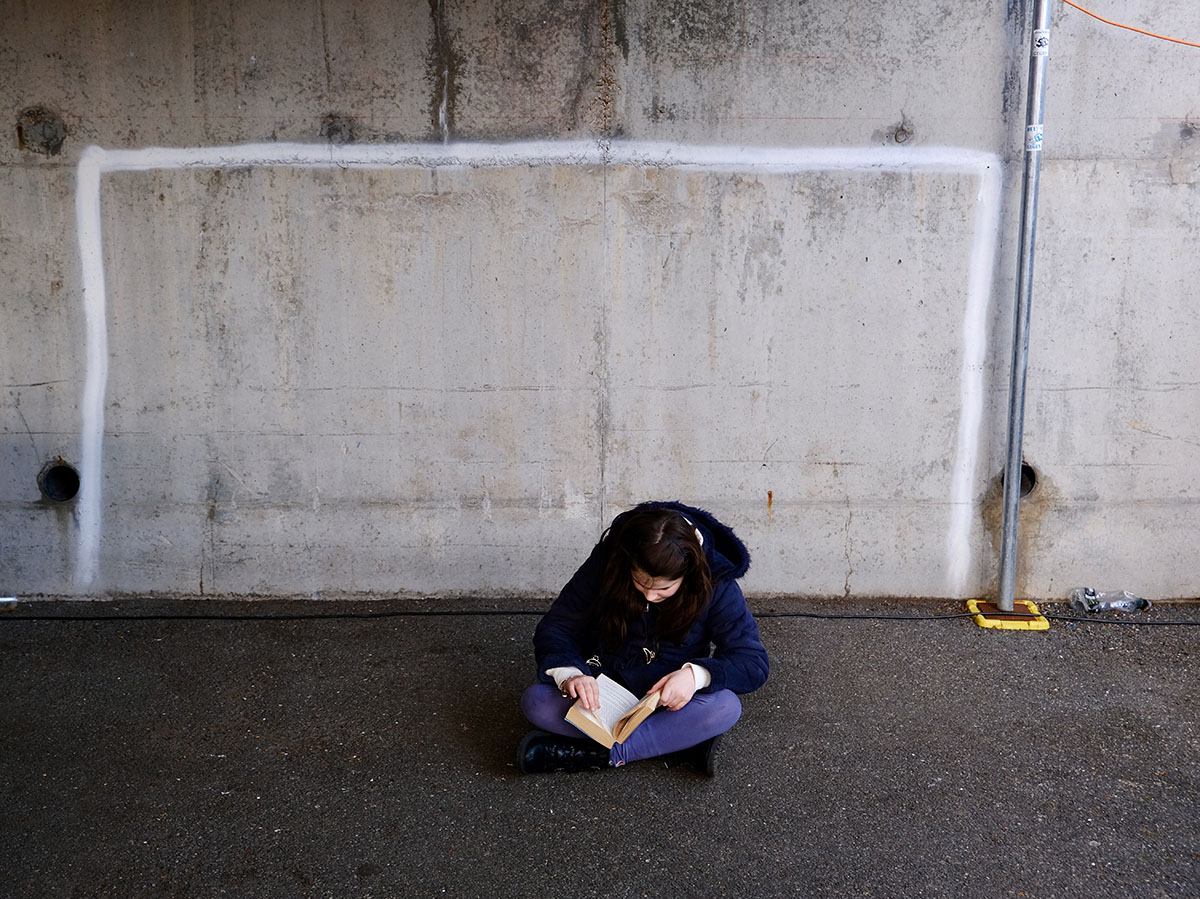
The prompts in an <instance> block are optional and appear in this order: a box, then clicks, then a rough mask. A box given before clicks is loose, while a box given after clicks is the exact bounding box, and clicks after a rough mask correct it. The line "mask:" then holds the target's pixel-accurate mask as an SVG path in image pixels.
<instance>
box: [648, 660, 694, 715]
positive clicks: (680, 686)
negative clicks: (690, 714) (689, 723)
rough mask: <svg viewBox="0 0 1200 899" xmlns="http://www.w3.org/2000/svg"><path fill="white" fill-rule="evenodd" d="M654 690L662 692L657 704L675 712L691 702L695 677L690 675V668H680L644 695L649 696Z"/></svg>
mask: <svg viewBox="0 0 1200 899" xmlns="http://www.w3.org/2000/svg"><path fill="white" fill-rule="evenodd" d="M655 690H662V695H661V696H660V697H658V704H659V705H660V706H665V707H666V708H668V709H670V710H671V711H672V712H677V711H679V710H680V709H681V708H683V707H684V706H685V705H687V704H688V703H689V702H691V699H692V697H693V696H694V695H695V694H696V676H695V675H694V674H692V669H691V668H680V669H679V670H678V671H672V672H671V673H670V674H668V675H667V676H666V677H664V678H662V679H660V680H659V681H658V683H656V684H655V685H654V686H653V687H651V688H650V689H649V690H647V691H646V693H647V694H650V693H653V692H654V691H655Z"/></svg>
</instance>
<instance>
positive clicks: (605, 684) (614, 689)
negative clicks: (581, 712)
mask: <svg viewBox="0 0 1200 899" xmlns="http://www.w3.org/2000/svg"><path fill="white" fill-rule="evenodd" d="M596 683H597V684H599V686H600V708H599V709H598V710H597V711H595V712H592V713H591V714H592V716H593V717H594V718H595V719H596V720H597V721H599V722H600V723H601V725H603V726H604V729H605V730H606V731H608V732H609V733H612V732H613V729H614V728H615V727H616V726H617V722H618V721H620V720H621V718H622V717H623V716H624V715H625V714H626V713H628V712H629V710H630V709H632V708H633V707H634V706H636V705H637V704H638V698H637V697H636V696H634V695H633V694H632V693H630V692H629V691H628V690H626V689H625V688H624V687H622V686H621V685H620V684H618V683H617V682H616V681H615V680H613V679H612V678H611V677H605V676H604V675H603V674H602V675H600V676H599V677H598V678H596Z"/></svg>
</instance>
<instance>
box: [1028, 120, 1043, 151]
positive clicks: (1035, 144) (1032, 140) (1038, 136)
mask: <svg viewBox="0 0 1200 899" xmlns="http://www.w3.org/2000/svg"><path fill="white" fill-rule="evenodd" d="M1025 151H1026V152H1027V153H1040V152H1041V151H1042V126H1041V125H1027V126H1026V127H1025Z"/></svg>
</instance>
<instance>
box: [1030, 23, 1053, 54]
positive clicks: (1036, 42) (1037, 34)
mask: <svg viewBox="0 0 1200 899" xmlns="http://www.w3.org/2000/svg"><path fill="white" fill-rule="evenodd" d="M1033 55H1034V56H1049V55H1050V29H1049V28H1036V29H1034V32H1033Z"/></svg>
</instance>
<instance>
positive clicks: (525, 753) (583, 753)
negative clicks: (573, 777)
mask: <svg viewBox="0 0 1200 899" xmlns="http://www.w3.org/2000/svg"><path fill="white" fill-rule="evenodd" d="M607 767H608V750H607V749H605V748H604V747H603V746H601V745H600V744H599V743H597V742H595V741H594V740H589V739H587V738H586V737H584V738H582V739H578V740H577V739H574V738H572V737H560V736H558V735H557V734H549V733H546V732H545V731H544V730H531V731H530V732H529V733H527V734H526V735H525V737H524V738H523V739H522V740H521V745H520V746H518V747H517V768H518V769H519V770H520V772H521V773H522V774H549V773H551V772H552V771H566V772H569V773H575V772H576V771H598V770H601V769H604V768H607Z"/></svg>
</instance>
